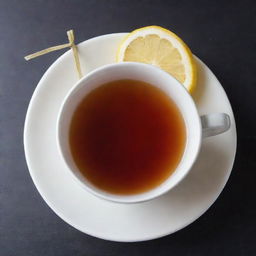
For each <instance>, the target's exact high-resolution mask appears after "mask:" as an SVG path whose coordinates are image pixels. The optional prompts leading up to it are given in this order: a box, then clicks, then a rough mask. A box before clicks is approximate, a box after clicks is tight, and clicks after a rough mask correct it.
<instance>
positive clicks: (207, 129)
mask: <svg viewBox="0 0 256 256" xmlns="http://www.w3.org/2000/svg"><path fill="white" fill-rule="evenodd" d="M200 118H201V123H202V136H203V138H206V137H210V136H215V135H218V134H220V133H223V132H226V131H227V130H228V129H229V128H230V117H229V115H228V114H225V113H216V114H208V115H203V116H200Z"/></svg>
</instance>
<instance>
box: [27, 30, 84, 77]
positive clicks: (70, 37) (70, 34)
mask: <svg viewBox="0 0 256 256" xmlns="http://www.w3.org/2000/svg"><path fill="white" fill-rule="evenodd" d="M67 35H68V40H69V43H67V44H61V45H56V46H52V47H49V48H47V49H44V50H41V51H38V52H35V53H32V54H29V55H27V56H25V57H24V58H25V60H31V59H34V58H36V57H39V56H41V55H44V54H47V53H49V52H53V51H58V50H61V49H64V48H67V47H70V48H71V50H72V52H73V56H74V61H75V65H76V70H77V74H78V77H79V79H80V78H82V71H81V65H80V60H79V55H78V51H77V46H76V45H75V36H74V31H73V29H71V30H69V31H67Z"/></svg>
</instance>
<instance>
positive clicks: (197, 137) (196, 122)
mask: <svg viewBox="0 0 256 256" xmlns="http://www.w3.org/2000/svg"><path fill="white" fill-rule="evenodd" d="M121 79H132V80H139V81H143V82H146V83H149V84H151V85H152V86H155V87H158V88H159V89H161V90H162V91H164V92H165V94H166V95H168V96H169V97H170V98H171V99H172V100H173V101H174V102H175V103H176V105H177V106H178V108H179V109H180V112H181V114H182V116H183V118H184V121H185V125H186V133H187V141H186V146H185V151H184V153H183V157H182V159H181V161H180V163H179V164H178V166H177V168H176V170H175V171H174V172H173V173H172V174H171V175H170V176H169V178H167V179H166V180H165V181H164V182H163V183H162V184H160V185H159V186H158V187H156V188H154V189H151V190H149V191H146V192H144V193H140V194H135V195H117V194H112V193H108V192H106V191H103V190H101V189H100V188H98V187H96V186H95V185H93V184H92V183H91V182H90V181H89V180H87V179H86V178H85V177H84V176H83V175H82V174H81V173H80V171H79V169H78V168H77V166H76V164H75V162H74V161H73V158H72V155H71V151H70V146H69V128H70V122H71V118H72V115H73V113H74V111H75V109H76V107H77V106H78V104H79V103H80V101H81V100H82V99H83V98H84V97H85V96H86V95H88V94H89V93H90V92H91V91H92V90H93V89H95V88H97V87H99V86H101V85H103V84H105V83H107V82H111V81H115V80H121ZM229 127H230V118H229V116H228V115H227V114H224V113H217V114H209V115H204V116H201V117H200V116H199V115H198V112H197V109H196V106H195V103H194V101H193V99H192V97H191V96H190V94H189V93H188V92H187V90H186V89H185V88H184V87H183V86H182V85H181V84H180V82H178V81H177V80H176V79H175V78H173V77H172V76H171V75H169V74H168V73H166V72H164V71H162V70H161V69H159V68H157V67H154V66H152V65H147V64H142V63H133V62H124V63H118V64H111V65H107V66H104V67H101V68H98V69H96V70H95V71H92V72H91V73H89V74H88V75H86V76H85V77H84V78H82V79H81V80H80V81H79V82H78V83H77V84H76V85H75V86H74V87H73V88H72V89H71V90H70V92H69V93H68V95H67V96H66V98H65V99H64V101H63V104H62V106H61V109H60V113H59V117H58V121H57V143H58V147H59V150H60V153H61V155H62V157H63V159H64V161H65V163H66V165H67V167H68V170H69V171H70V173H71V174H72V175H73V177H74V178H75V180H77V181H78V183H80V185H81V186H82V187H83V188H84V189H86V190H87V191H89V192H91V193H92V194H94V195H96V196H98V197H101V198H104V199H108V200H111V201H114V202H120V203H135V202H142V201H146V200H150V199H153V198H156V197H158V196H160V195H162V194H164V193H166V192H167V191H169V190H171V189H172V188H174V187H175V186H176V185H177V184H178V183H179V182H180V181H181V180H182V179H184V177H185V176H186V175H187V174H188V172H189V171H190V170H191V168H192V166H193V164H194V162H195V160H196V158H197V156H198V152H199V150H200V147H201V140H202V138H204V137H208V136H213V135H217V134H220V133H223V132H225V131H227V130H228V129H229Z"/></svg>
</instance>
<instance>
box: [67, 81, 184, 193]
mask: <svg viewBox="0 0 256 256" xmlns="http://www.w3.org/2000/svg"><path fill="white" fill-rule="evenodd" d="M69 141H70V148H71V153H72V156H73V159H74V161H75V163H76V165H77V167H78V169H79V170H80V172H81V173H82V174H83V175H84V176H85V177H86V178H87V179H88V180H89V181H90V182H91V183H93V184H94V185H95V186H97V187H98V188H100V189H102V190H105V191H107V192H110V193H115V194H123V195H129V194H135V193H141V192H145V191H147V190H150V189H152V188H154V187H156V186H158V185H160V184H161V183H162V182H163V181H165V180H166V179H167V178H168V177H169V176H170V175H171V174H172V173H173V171H174V170H175V169H176V167H177V165H178V164H179V162H180V160H181V158H182V155H183V152H184V149H185V144H186V128H185V123H184V120H183V117H182V115H181V113H180V111H179V109H178V108H177V106H176V105H175V103H174V102H172V100H170V98H169V97H168V96H167V95H166V94H165V93H164V92H162V91H161V90H160V89H157V88H155V87H153V86H152V85H150V84H147V83H144V82H140V81H134V80H119V81H114V82H110V83H106V84H104V85H102V86H100V87H99V88H97V89H95V90H93V91H92V92H91V93H90V94H89V95H87V96H86V97H85V98H84V99H83V100H82V101H81V103H80V104H79V105H78V107H77V109H76V110H75V113H74V115H73V118H72V121H71V126H70V137H69Z"/></svg>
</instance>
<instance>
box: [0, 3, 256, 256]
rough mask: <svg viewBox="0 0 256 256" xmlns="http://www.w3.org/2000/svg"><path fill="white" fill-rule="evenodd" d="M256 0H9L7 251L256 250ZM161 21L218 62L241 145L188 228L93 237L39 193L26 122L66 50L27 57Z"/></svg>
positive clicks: (1, 67)
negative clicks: (148, 235) (121, 238)
mask: <svg viewBox="0 0 256 256" xmlns="http://www.w3.org/2000/svg"><path fill="white" fill-rule="evenodd" d="M255 16H256V4H255V1H246V0H243V1H204V0H201V1H184V0H178V1H176V0H175V1H157V0H154V1H145V0H140V1H139V0H136V1H135V0H124V1H121V0H120V1H118V0H108V1H104V0H102V1H100V0H86V1H85V0H84V1H82V0H81V1H64V0H63V1H61V0H55V1H43V0H27V1H20V0H1V1H0V122H1V125H0V141H1V144H0V165H1V168H0V255H1V256H13V255H15V256H17V255H19V256H23V255H24V256H25V255H26V256H29V255H37V256H39V255H44V256H51V255H52V256H53V255H54V256H58V255H60V256H65V255H68V256H70V255H90V256H93V255H160V256H161V255H176V256H178V255H185V256H186V255H208V256H210V255H214V256H215V255H246V256H247V255H256V204H255V202H256V201H255V198H256V192H255V181H256V157H255V147H254V145H255V143H256V121H255V110H256V76H255V74H256V65H255V64H256V18H255ZM151 24H157V25H161V26H163V27H166V28H169V29H170V30H173V31H174V32H176V33H177V34H178V35H180V36H181V37H182V38H183V39H184V40H185V42H187V44H188V45H189V46H190V48H191V49H192V51H193V52H194V53H195V54H196V55H197V56H199V57H200V58H201V59H202V60H203V61H204V62H206V63H207V65H208V66H209V67H210V68H211V69H212V71H213V72H214V73H215V75H216V76H217V77H218V79H219V80H220V82H221V83H222V85H223V87H224V89H225V91H226V92H227V95H228V97H229V99H230V101H231V104H232V107H233V110H234V114H235V118H236V122H237V129H238V150H237V155H236V161H235V164H234V168H233V172H232V174H231V177H230V179H229V181H228V183H227V185H226V187H225V189H224V191H223V192H222V194H221V195H220V197H219V198H218V200H217V201H216V202H215V204H214V205H213V206H212V207H211V208H210V210H208V211H207V212H206V213H205V214H204V215H203V216H202V217H201V218H199V219H198V220H197V221H195V222H194V223H193V224H191V225H190V226H188V227H186V228H185V229H183V230H181V231H179V232H177V233H175V234H172V235H169V236H167V237H164V238H161V239H157V240H153V241H148V242H141V243H115V242H109V241H104V240H100V239H97V238H93V237H90V236H88V235H85V234H83V233H81V232H79V231H77V230H76V229H74V228H73V227H71V226H69V225H68V224H66V223H65V222H63V221H62V220H61V219H60V218H59V217H57V216H56V215H55V213H54V212H53V211H52V210H51V209H50V208H49V207H48V206H47V205H46V203H45V202H44V201H43V199H42V198H41V196H40V195H39V193H38V192H37V190H36V188H35V186H34V184H33V182H32V180H31V178H30V176H29V172H28V169H27V165H26V162H25V157H24V150H23V138H22V134H23V125H24V119H25V114H26V110H27V106H28V104H29V100H30V98H31V95H32V93H33V91H34V89H35V87H36V85H37V82H38V81H39V79H40V78H41V76H42V75H43V73H44V72H45V70H46V69H47V68H48V67H49V65H50V64H51V63H52V62H53V61H54V60H55V59H56V58H57V57H58V56H59V55H60V54H61V53H63V52H65V50H63V51H60V52H54V53H52V54H48V55H45V56H42V57H40V58H38V59H35V60H34V61H33V62H25V61H24V59H23V57H24V56H25V55H26V54H28V53H31V52H34V51H36V50H39V49H43V48H46V47H48V46H52V45H54V44H58V43H65V42H66V31H67V30H68V29H70V28H74V29H75V31H76V36H77V41H78V42H80V41H83V40H86V39H88V38H91V37H94V36H98V35H102V34H108V33H113V32H126V31H131V30H133V29H135V28H138V27H142V26H146V25H151Z"/></svg>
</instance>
